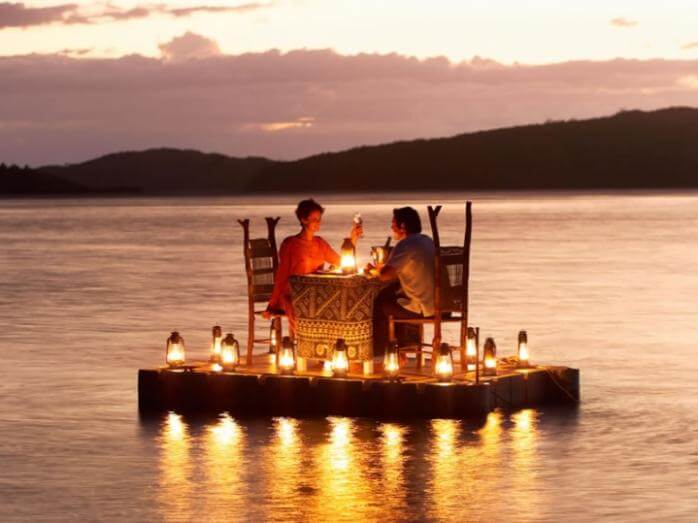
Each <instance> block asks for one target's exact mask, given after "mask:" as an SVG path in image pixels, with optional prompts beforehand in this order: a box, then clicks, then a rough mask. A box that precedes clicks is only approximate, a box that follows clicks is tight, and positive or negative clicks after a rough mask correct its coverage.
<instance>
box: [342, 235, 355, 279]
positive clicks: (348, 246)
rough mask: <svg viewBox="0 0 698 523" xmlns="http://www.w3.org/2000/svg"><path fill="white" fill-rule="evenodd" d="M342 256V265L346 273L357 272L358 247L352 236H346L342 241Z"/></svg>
mask: <svg viewBox="0 0 698 523" xmlns="http://www.w3.org/2000/svg"><path fill="white" fill-rule="evenodd" d="M341 251H342V258H341V261H340V264H339V265H340V267H341V269H342V272H343V273H344V274H354V273H356V248H355V247H354V244H353V243H352V241H351V238H344V242H343V243H342V249H341Z"/></svg>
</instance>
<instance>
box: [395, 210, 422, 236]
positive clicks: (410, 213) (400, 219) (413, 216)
mask: <svg viewBox="0 0 698 523" xmlns="http://www.w3.org/2000/svg"><path fill="white" fill-rule="evenodd" d="M393 217H394V218H395V223H396V224H397V226H398V227H400V226H402V225H404V226H405V230H406V231H407V234H415V233H420V232H422V220H420V219H419V213H418V212H417V211H415V210H414V209H413V208H412V207H400V208H399V209H393Z"/></svg>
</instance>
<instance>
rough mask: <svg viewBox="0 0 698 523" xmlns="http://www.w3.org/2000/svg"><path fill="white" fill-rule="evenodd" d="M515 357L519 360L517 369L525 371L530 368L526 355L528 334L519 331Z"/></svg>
mask: <svg viewBox="0 0 698 523" xmlns="http://www.w3.org/2000/svg"><path fill="white" fill-rule="evenodd" d="M516 355H517V356H518V358H519V367H520V368H522V369H525V368H527V367H529V366H530V364H529V361H528V360H529V355H528V334H526V331H519V343H518V347H517V350H516Z"/></svg>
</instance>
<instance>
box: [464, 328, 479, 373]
mask: <svg viewBox="0 0 698 523" xmlns="http://www.w3.org/2000/svg"><path fill="white" fill-rule="evenodd" d="M477 338H478V332H477V331H476V330H475V329H474V328H472V327H468V338H467V340H466V342H465V370H466V372H473V371H475V370H477V346H478V339H477Z"/></svg>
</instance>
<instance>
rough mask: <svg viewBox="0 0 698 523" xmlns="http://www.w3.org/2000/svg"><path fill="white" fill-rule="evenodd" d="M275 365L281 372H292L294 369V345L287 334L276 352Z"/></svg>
mask: <svg viewBox="0 0 698 523" xmlns="http://www.w3.org/2000/svg"><path fill="white" fill-rule="evenodd" d="M276 367H277V368H278V369H279V372H280V373H281V374H293V371H294V370H295V369H296V346H295V344H294V343H293V340H291V338H290V337H289V336H284V338H283V340H282V341H281V349H279V352H277V356H276Z"/></svg>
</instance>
